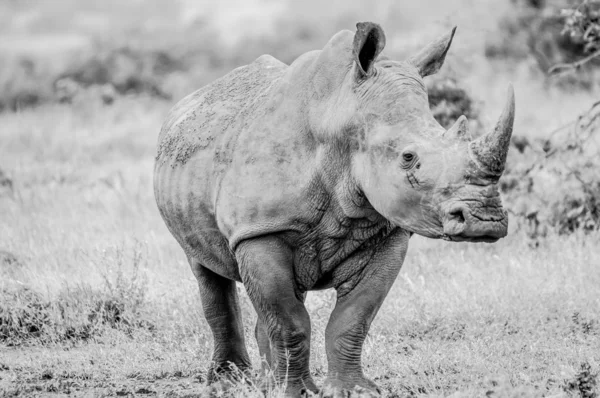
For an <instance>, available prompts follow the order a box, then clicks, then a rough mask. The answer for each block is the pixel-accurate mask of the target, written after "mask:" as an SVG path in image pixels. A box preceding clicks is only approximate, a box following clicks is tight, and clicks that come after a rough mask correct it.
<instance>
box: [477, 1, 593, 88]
mask: <svg viewBox="0 0 600 398" xmlns="http://www.w3.org/2000/svg"><path fill="white" fill-rule="evenodd" d="M514 3H515V6H514V8H513V9H512V10H511V11H510V12H509V13H508V14H507V15H505V16H504V17H503V18H502V19H501V21H500V25H499V29H498V31H497V32H495V33H494V35H493V36H491V37H490V39H489V40H488V43H487V45H486V49H485V54H486V56H487V57H488V58H490V59H500V60H512V61H523V60H526V59H528V58H530V59H532V60H535V64H536V65H537V66H538V67H539V70H540V71H541V72H542V73H543V74H545V75H546V74H549V71H550V70H551V69H552V68H553V67H554V66H555V65H561V64H570V63H573V62H578V61H580V60H581V59H583V58H585V57H586V56H588V55H589V54H590V53H591V52H592V51H593V49H594V46H593V45H590V38H591V37H596V35H597V32H596V31H595V30H594V29H590V27H593V26H594V21H595V20H596V18H597V17H598V11H599V10H600V2H588V1H585V2H583V3H582V2H581V1H578V0H554V1H518V2H517V1H514ZM599 65H600V60H592V62H590V63H589V64H587V65H585V66H583V65H582V68H581V69H582V70H581V71H580V73H579V74H578V75H573V74H561V75H560V76H554V78H553V80H552V82H554V83H556V84H558V85H559V86H561V87H577V88H585V89H593V88H594V87H595V85H596V80H597V77H598V76H597V73H595V70H594V69H595V68H597V67H598V66H599ZM553 73H554V72H553Z"/></svg>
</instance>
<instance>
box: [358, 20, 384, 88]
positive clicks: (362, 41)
mask: <svg viewBox="0 0 600 398" xmlns="http://www.w3.org/2000/svg"><path fill="white" fill-rule="evenodd" d="M383 47H385V33H383V29H381V26H379V25H378V24H376V23H373V22H359V23H357V24H356V34H355V35H354V47H353V49H352V55H353V56H354V61H355V62H356V66H357V70H358V73H359V75H360V77H362V78H364V77H368V76H370V75H371V74H372V73H373V64H374V63H375V60H376V59H377V56H378V55H379V53H381V51H382V50H383Z"/></svg>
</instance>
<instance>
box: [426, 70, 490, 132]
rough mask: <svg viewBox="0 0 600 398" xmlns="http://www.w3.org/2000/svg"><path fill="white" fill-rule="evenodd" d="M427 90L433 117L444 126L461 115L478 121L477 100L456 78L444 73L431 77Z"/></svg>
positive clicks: (447, 125) (450, 123) (446, 126)
mask: <svg viewBox="0 0 600 398" xmlns="http://www.w3.org/2000/svg"><path fill="white" fill-rule="evenodd" d="M427 92H428V95H429V107H430V108H431V111H432V112H433V117H435V119H436V120H437V121H438V123H440V124H441V125H442V126H443V127H444V128H449V127H450V126H451V125H452V124H453V123H454V122H455V121H456V119H458V118H459V117H460V116H461V115H465V116H466V117H467V118H468V119H470V120H472V121H477V119H478V116H479V112H478V110H477V108H476V107H475V102H474V101H473V99H472V98H471V96H470V95H469V94H468V93H467V91H466V90H465V89H464V88H462V87H461V86H460V85H459V83H458V82H457V80H456V79H454V78H452V77H448V76H443V75H441V76H439V77H433V78H430V79H429V80H427Z"/></svg>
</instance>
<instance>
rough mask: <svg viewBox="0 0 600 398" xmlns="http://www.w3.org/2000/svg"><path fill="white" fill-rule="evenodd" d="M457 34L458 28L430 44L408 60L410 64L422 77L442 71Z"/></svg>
mask: <svg viewBox="0 0 600 398" xmlns="http://www.w3.org/2000/svg"><path fill="white" fill-rule="evenodd" d="M455 32H456V26H455V27H454V28H453V29H452V31H451V32H450V33H448V34H445V35H444V36H442V37H439V38H438V39H437V40H434V41H433V42H431V43H429V44H428V45H427V46H425V48H423V49H422V50H421V51H419V53H418V54H416V55H414V56H412V57H411V58H410V59H409V60H408V62H410V63H411V64H413V65H414V66H415V67H416V68H417V70H418V71H419V74H420V75H421V77H425V76H429V75H433V74H434V73H437V72H438V71H439V70H440V68H441V67H442V65H443V64H444V60H445V59H446V54H447V53H448V49H450V45H451V44H452V39H453V38H454V33H455Z"/></svg>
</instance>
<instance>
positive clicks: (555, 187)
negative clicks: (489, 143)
mask: <svg viewBox="0 0 600 398" xmlns="http://www.w3.org/2000/svg"><path fill="white" fill-rule="evenodd" d="M599 132H600V102H598V103H596V104H595V105H594V106H593V107H592V108H591V109H590V110H589V111H588V112H586V113H584V114H583V115H582V116H581V117H579V118H578V120H577V121H576V122H574V123H573V124H571V125H570V126H568V128H567V129H564V130H559V131H557V132H556V133H555V135H554V136H552V137H551V138H549V139H547V140H545V141H542V142H536V143H530V142H528V141H525V140H522V141H518V140H517V141H515V142H513V144H516V145H515V146H516V149H517V150H518V151H519V152H521V153H522V154H520V155H516V154H513V155H514V156H515V157H517V156H518V157H519V158H520V159H514V160H515V161H511V162H509V163H508V165H509V166H510V165H513V166H511V167H510V168H509V169H507V170H506V172H505V175H504V177H503V178H502V180H501V189H502V191H503V192H504V194H505V196H506V199H507V203H508V207H509V209H510V210H511V212H512V213H513V214H514V215H516V216H517V217H518V219H519V222H520V224H521V225H522V226H524V227H525V228H526V229H527V232H528V233H529V234H530V236H532V237H537V236H540V235H542V236H543V235H545V234H546V233H547V232H548V231H549V230H555V231H556V232H558V233H559V234H569V233H573V232H575V231H584V232H589V231H595V230H598V229H600V181H599V180H598V169H599V167H600V165H599V164H598V159H599V158H600V157H599V155H600V144H598V143H597V142H596V140H595V138H596V137H597V135H598V133H599ZM517 145H518V146H517ZM515 163H516V164H517V165H516V166H514V164H515Z"/></svg>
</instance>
